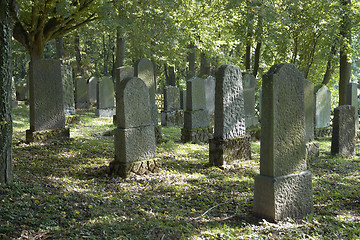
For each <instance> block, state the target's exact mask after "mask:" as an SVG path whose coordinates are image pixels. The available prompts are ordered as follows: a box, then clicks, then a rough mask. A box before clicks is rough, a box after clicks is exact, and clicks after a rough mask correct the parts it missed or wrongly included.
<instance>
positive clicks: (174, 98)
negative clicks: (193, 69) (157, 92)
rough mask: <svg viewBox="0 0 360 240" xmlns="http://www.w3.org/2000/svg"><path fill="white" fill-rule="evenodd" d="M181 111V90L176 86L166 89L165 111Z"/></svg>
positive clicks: (166, 87)
mask: <svg viewBox="0 0 360 240" xmlns="http://www.w3.org/2000/svg"><path fill="white" fill-rule="evenodd" d="M176 110H180V90H179V88H178V87H175V86H165V88H164V111H176Z"/></svg>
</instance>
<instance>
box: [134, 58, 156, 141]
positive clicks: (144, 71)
mask: <svg viewBox="0 0 360 240" xmlns="http://www.w3.org/2000/svg"><path fill="white" fill-rule="evenodd" d="M134 76H135V77H138V78H140V79H141V80H143V81H144V82H145V84H146V86H147V87H148V89H149V96H150V110H151V119H152V123H153V126H154V129H155V138H156V141H157V142H160V140H161V126H159V123H158V108H157V105H156V103H155V91H156V82H155V69H154V64H153V62H151V61H150V60H149V59H147V58H141V59H139V60H137V61H136V63H135V66H134Z"/></svg>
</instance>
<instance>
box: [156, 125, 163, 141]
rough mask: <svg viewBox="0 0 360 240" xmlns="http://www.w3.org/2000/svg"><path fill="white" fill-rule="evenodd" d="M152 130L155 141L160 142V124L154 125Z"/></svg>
mask: <svg viewBox="0 0 360 240" xmlns="http://www.w3.org/2000/svg"><path fill="white" fill-rule="evenodd" d="M154 132H155V141H156V143H161V141H162V135H161V126H159V125H156V126H154Z"/></svg>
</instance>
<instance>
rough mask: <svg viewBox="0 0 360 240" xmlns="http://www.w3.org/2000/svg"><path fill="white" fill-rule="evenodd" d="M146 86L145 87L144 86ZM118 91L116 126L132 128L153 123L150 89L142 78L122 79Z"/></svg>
mask: <svg viewBox="0 0 360 240" xmlns="http://www.w3.org/2000/svg"><path fill="white" fill-rule="evenodd" d="M144 86H145V88H144ZM119 90H120V91H119V92H117V93H116V97H117V99H116V116H117V117H116V121H117V123H116V126H117V127H118V128H132V127H140V126H148V125H151V124H152V120H151V112H150V106H149V102H150V100H149V90H148V88H147V87H146V85H144V82H143V81H142V80H141V79H140V78H136V77H133V78H126V79H125V80H123V81H121V83H120V86H119Z"/></svg>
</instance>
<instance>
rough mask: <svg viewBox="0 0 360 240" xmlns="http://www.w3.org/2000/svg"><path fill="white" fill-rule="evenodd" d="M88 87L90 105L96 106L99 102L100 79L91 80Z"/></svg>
mask: <svg viewBox="0 0 360 240" xmlns="http://www.w3.org/2000/svg"><path fill="white" fill-rule="evenodd" d="M87 85H88V94H89V101H90V104H95V103H96V100H97V85H98V79H97V78H96V77H91V78H89V80H88V81H87Z"/></svg>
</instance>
